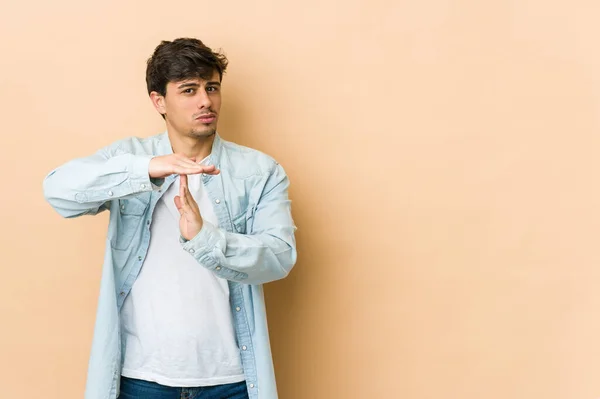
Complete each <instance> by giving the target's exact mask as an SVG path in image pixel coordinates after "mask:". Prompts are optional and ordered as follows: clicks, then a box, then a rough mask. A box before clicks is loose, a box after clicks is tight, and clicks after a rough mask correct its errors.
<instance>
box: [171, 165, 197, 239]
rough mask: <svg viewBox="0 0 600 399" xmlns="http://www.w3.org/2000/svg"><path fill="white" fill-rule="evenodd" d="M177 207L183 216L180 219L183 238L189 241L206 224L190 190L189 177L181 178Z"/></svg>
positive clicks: (176, 199) (183, 176)
mask: <svg viewBox="0 0 600 399" xmlns="http://www.w3.org/2000/svg"><path fill="white" fill-rule="evenodd" d="M175 206H176V207H177V210H178V211H179V215H181V217H180V218H179V230H180V231H181V236H182V237H183V238H185V239H186V240H188V241H189V240H191V239H192V238H194V237H195V236H196V235H197V234H198V233H199V232H200V230H201V229H202V225H203V224H204V222H203V220H202V215H200V209H199V208H198V204H197V203H196V200H194V197H192V194H190V190H188V181H187V175H181V177H180V183H179V195H178V196H176V197H175Z"/></svg>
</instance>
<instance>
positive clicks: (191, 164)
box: [173, 161, 202, 169]
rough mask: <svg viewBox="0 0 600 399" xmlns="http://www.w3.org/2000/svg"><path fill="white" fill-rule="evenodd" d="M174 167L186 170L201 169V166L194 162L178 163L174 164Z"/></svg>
mask: <svg viewBox="0 0 600 399" xmlns="http://www.w3.org/2000/svg"><path fill="white" fill-rule="evenodd" d="M173 166H174V167H180V168H187V169H202V165H200V164H197V163H195V162H191V161H189V162H187V161H179V162H176V163H175V164H174V165H173Z"/></svg>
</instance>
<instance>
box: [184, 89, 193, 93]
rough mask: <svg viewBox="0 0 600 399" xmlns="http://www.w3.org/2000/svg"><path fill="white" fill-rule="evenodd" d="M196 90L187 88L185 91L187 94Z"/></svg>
mask: <svg viewBox="0 0 600 399" xmlns="http://www.w3.org/2000/svg"><path fill="white" fill-rule="evenodd" d="M195 91H196V89H185V90H184V91H183V93H185V94H192V93H194V92H195Z"/></svg>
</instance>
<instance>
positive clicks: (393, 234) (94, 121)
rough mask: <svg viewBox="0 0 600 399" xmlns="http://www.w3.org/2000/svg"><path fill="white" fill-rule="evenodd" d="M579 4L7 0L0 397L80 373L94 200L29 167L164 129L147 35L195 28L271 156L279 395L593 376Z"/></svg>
mask: <svg viewBox="0 0 600 399" xmlns="http://www.w3.org/2000/svg"><path fill="white" fill-rule="evenodd" d="M567 3H570V5H568V4H567ZM599 16H600V3H598V2H597V1H591V0H590V1H583V0H577V1H571V2H566V1H557V0H546V1H541V0H519V1H502V0H488V1H476V0H463V1H460V0H455V1H450V0H421V1H408V0H402V1H398V0H395V1H391V0H390V1H385V0H371V1H346V2H338V1H334V0H319V1H316V0H306V1H303V2H301V3H300V2H298V3H285V2H281V1H274V0H271V1H269V0H257V1H236V2H227V1H224V2H216V1H213V2H198V1H172V2H164V1H152V0H148V1H143V2H142V1H139V2H133V1H131V2H119V1H116V0H111V1H102V2H81V1H66V0H58V1H57V0H55V1H52V2H42V1H36V2H30V1H19V2H16V1H13V2H10V3H7V2H6V0H4V2H3V3H2V5H1V8H0V62H1V70H0V93H1V96H0V113H1V115H2V125H3V126H2V135H1V136H0V140H1V145H0V170H2V172H3V178H2V195H1V196H0V221H2V226H3V228H2V229H1V231H0V242H1V250H2V252H1V257H0V264H1V273H2V274H1V275H2V278H1V279H0V320H1V323H2V324H1V326H0V397H2V398H25V397H28V398H29V397H32V398H33V397H36V398H37V397H43V398H45V399H59V398H60V399H65V398H81V397H82V396H83V389H84V382H85V373H86V367H87V359H88V354H89V348H90V343H91V338H92V328H93V321H94V315H95V307H96V301H97V294H98V286H99V279H100V269H101V261H102V253H103V247H102V245H103V243H104V236H105V232H106V224H107V217H106V216H107V215H102V216H98V217H96V218H91V217H84V218H80V219H77V220H63V219H61V218H60V217H59V216H58V215H57V214H56V213H54V211H53V210H52V209H51V208H50V207H49V206H48V205H47V204H46V203H45V202H44V200H43V197H42V179H43V177H44V176H45V174H46V173H48V172H49V171H50V170H51V169H52V168H53V167H55V166H57V165H59V164H60V163H62V162H64V161H66V160H68V159H70V158H74V157H78V156H84V155H88V154H90V153H92V152H93V151H95V150H96V149H98V148H99V147H101V146H103V145H106V144H108V143H110V142H112V141H114V140H116V139H118V138H121V137H124V136H128V135H139V136H149V135H152V134H155V133H159V132H161V131H162V130H163V129H164V125H163V122H162V119H161V118H160V117H159V116H158V115H157V114H156V113H155V111H154V109H153V108H152V106H151V103H150V101H149V99H148V98H147V96H146V93H145V83H144V68H145V61H146V59H147V58H148V56H149V55H150V54H151V53H152V51H153V49H154V47H155V46H156V45H157V44H158V43H159V41H160V40H162V39H174V38H176V37H179V36H195V37H198V38H200V39H202V40H204V41H205V42H206V43H207V44H208V45H210V46H213V47H217V48H219V47H221V48H223V49H224V50H225V52H226V53H227V55H228V56H229V58H230V62H231V65H230V69H229V72H228V74H227V75H226V77H225V81H224V82H225V87H224V105H223V119H222V122H221V125H220V131H221V134H222V135H223V136H224V137H225V138H227V139H230V140H234V141H237V142H239V143H242V144H245V145H249V146H253V147H255V148H258V149H261V150H263V151H265V152H267V153H270V154H271V155H273V156H275V157H276V158H277V159H278V160H280V161H281V163H282V164H283V165H284V166H285V167H286V170H287V171H288V173H289V175H290V178H291V181H292V188H291V197H292V199H293V207H294V208H293V212H294V216H295V219H296V222H297V225H298V227H299V230H298V235H297V238H298V248H299V262H298V264H297V266H296V268H295V269H294V271H293V272H292V274H291V275H290V277H289V278H288V279H286V280H283V281H280V282H277V283H273V284H269V285H268V286H267V287H266V290H267V301H268V311H269V320H270V328H271V334H272V344H273V351H274V360H275V364H276V372H277V377H278V383H279V387H280V395H281V398H282V399H332V398H335V399H337V398H340V399H342V398H381V399H384V398H385V399H387V398H403V399H434V398H435V399H440V398H457V399H463V398H465V399H480V398H493V399H505V398H518V399H521V398H522V399H531V398H544V399H555V398H556V399H558V398H560V399H579V398H581V399H584V398H589V399H594V398H600V291H598V289H597V287H598V286H599V283H600V269H599V268H598V266H599V261H600V255H599V253H598V245H597V242H598V233H599V231H600V212H599V211H598V203H599V200H600V189H599V188H598V169H599V167H600V162H599V161H598V156H597V155H598V150H599V146H600V140H599V138H598V137H599V133H598V129H599V127H600V52H599V51H598V49H599V39H598V38H599V37H600V25H598V17H599Z"/></svg>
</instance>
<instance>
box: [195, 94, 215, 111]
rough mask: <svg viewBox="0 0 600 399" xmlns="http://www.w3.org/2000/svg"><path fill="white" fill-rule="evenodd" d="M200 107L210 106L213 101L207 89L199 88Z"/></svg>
mask: <svg viewBox="0 0 600 399" xmlns="http://www.w3.org/2000/svg"><path fill="white" fill-rule="evenodd" d="M198 97H199V98H198V109H203V108H210V107H211V106H212V101H211V99H210V96H209V95H208V93H207V92H206V90H198Z"/></svg>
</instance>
